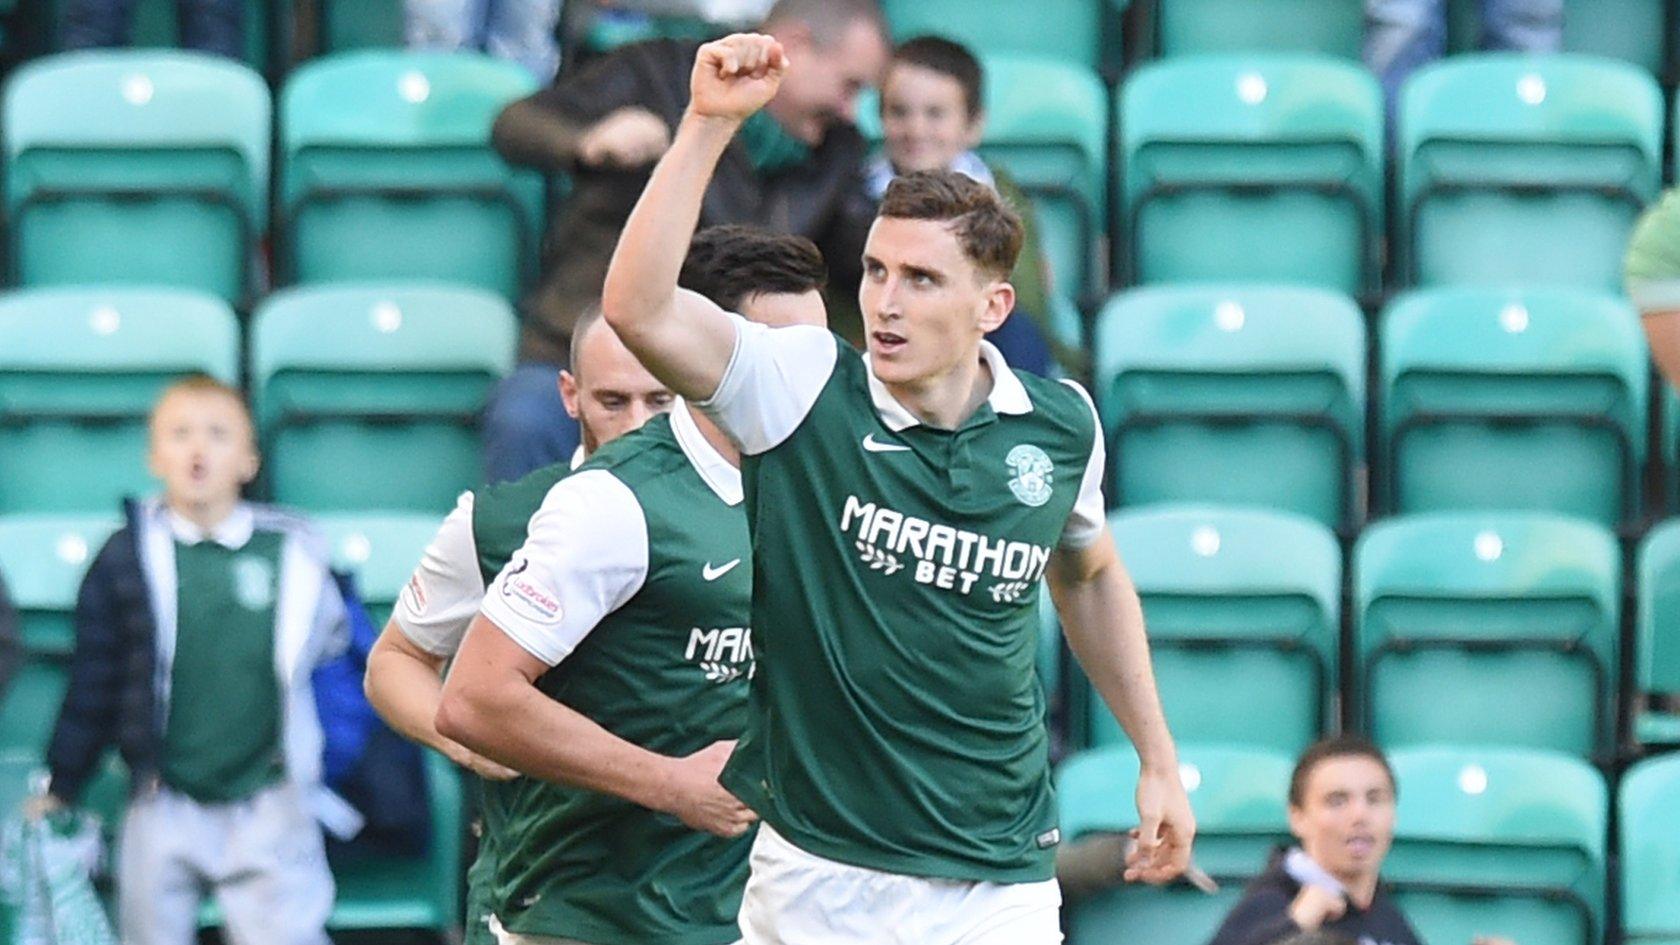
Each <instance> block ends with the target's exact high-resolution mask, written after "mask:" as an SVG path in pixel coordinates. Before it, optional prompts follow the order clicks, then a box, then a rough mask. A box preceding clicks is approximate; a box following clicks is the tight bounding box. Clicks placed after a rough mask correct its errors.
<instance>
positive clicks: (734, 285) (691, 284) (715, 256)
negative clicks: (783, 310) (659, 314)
mask: <svg viewBox="0 0 1680 945" xmlns="http://www.w3.org/2000/svg"><path fill="white" fill-rule="evenodd" d="M677 284H678V285H680V286H682V287H683V288H685V289H688V290H689V291H691V292H698V293H699V294H701V295H703V296H705V297H706V298H708V299H711V300H712V301H713V302H715V303H717V306H718V307H719V308H721V309H724V310H725V311H730V312H739V311H740V310H741V303H743V302H745V301H746V300H747V299H749V298H751V297H753V296H755V295H760V294H765V293H769V294H777V295H780V294H786V295H803V294H805V293H806V292H811V291H818V292H820V291H822V289H823V287H824V286H826V285H827V284H828V270H827V269H826V268H825V267H824V266H823V257H822V253H821V252H820V251H818V249H817V247H816V244H815V243H812V242H811V241H810V240H808V239H806V238H805V237H803V236H795V235H792V234H789V233H772V232H770V231H769V230H764V229H760V228H758V227H754V226H741V225H738V224H726V225H723V226H709V227H706V228H705V229H703V230H701V231H700V232H698V233H696V234H694V241H693V242H691V243H690V244H689V246H688V256H687V257H686V258H684V260H683V265H682V272H681V274H679V275H678V276H677Z"/></svg>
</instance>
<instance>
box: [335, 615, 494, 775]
mask: <svg viewBox="0 0 1680 945" xmlns="http://www.w3.org/2000/svg"><path fill="white" fill-rule="evenodd" d="M444 662H445V660H444V658H443V657H441V656H437V655H435V654H432V653H428V652H426V651H425V650H423V649H421V648H420V647H418V646H416V645H415V643H414V641H412V640H410V639H409V638H408V635H407V634H405V633H403V632H402V629H401V628H399V627H398V626H397V625H396V624H395V623H388V624H386V625H385V630H384V632H383V633H381V634H380V635H379V639H378V640H377V641H375V642H374V644H373V649H372V650H371V651H370V652H369V653H368V660H367V674H366V675H365V676H364V677H363V678H362V689H363V690H364V691H365V692H366V693H367V697H368V702H369V703H371V704H372V705H373V708H374V710H375V711H377V712H378V713H379V717H380V718H382V719H384V720H385V721H386V723H387V724H389V725H390V726H391V727H392V728H394V729H396V730H397V731H398V732H399V733H401V734H402V735H403V736H404V737H406V738H408V739H409V740H410V741H414V742H419V743H420V744H422V745H425V746H427V747H429V748H432V749H434V750H435V751H438V752H440V753H442V754H443V756H444V757H446V758H448V759H449V760H450V761H453V762H455V763H456V764H458V765H460V766H461V767H463V768H466V769H468V770H470V771H472V772H473V773H474V774H477V775H478V776H479V777H482V778H489V779H491V780H493V781H505V780H507V779H509V778H512V777H516V776H517V775H518V774H519V772H517V771H514V770H513V769H512V768H509V767H506V766H505V765H500V764H497V763H496V762H494V761H491V760H490V759H489V758H486V757H484V756H483V755H480V754H478V753H477V752H475V751H472V750H471V749H469V748H467V746H465V745H463V744H461V743H460V742H457V741H455V740H453V739H449V738H445V737H444V736H443V735H442V734H441V733H440V732H438V730H437V727H436V726H435V725H433V724H432V720H433V719H434V718H435V717H436V716H437V709H438V701H439V700H440V699H441V698H442V697H443V664H444Z"/></svg>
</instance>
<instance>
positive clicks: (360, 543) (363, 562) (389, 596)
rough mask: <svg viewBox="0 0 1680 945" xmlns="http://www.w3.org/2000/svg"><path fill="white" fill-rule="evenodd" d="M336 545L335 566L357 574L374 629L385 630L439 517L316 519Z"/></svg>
mask: <svg viewBox="0 0 1680 945" xmlns="http://www.w3.org/2000/svg"><path fill="white" fill-rule="evenodd" d="M313 520H314V522H315V524H316V525H317V526H318V527H319V528H320V529H321V530H322V531H323V532H324V533H326V536H327V540H328V541H330V542H332V549H333V567H335V568H337V569H339V570H342V571H348V572H350V573H352V574H354V575H355V576H356V589H357V590H358V591H360V592H361V595H362V603H363V604H364V605H366V607H367V611H368V616H369V617H370V618H372V620H373V623H374V626H376V627H383V626H385V621H386V620H387V619H388V618H389V617H390V616H391V608H392V607H393V606H395V605H396V602H397V595H398V594H400V593H402V589H403V586H404V585H406V584H407V583H408V578H409V575H411V574H413V573H414V566H415V565H417V564H419V563H420V556H421V554H422V553H423V552H424V551H425V550H426V545H427V544H428V543H429V542H430V541H431V540H432V536H433V535H434V534H436V533H437V530H438V521H439V518H438V516H436V515H425V514H406V515H405V514H368V513H354V512H352V513H327V514H323V515H317V516H314V517H313Z"/></svg>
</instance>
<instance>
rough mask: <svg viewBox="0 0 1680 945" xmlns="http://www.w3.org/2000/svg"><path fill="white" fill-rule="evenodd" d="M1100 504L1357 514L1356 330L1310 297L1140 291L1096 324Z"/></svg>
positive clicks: (1360, 357) (1327, 297)
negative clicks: (1103, 443) (1106, 484)
mask: <svg viewBox="0 0 1680 945" xmlns="http://www.w3.org/2000/svg"><path fill="white" fill-rule="evenodd" d="M1095 332H1096V338H1095V347H1096V354H1095V359H1096V371H1095V382H1094V386H1093V392H1094V393H1095V395H1096V401H1097V405H1098V408H1099V412H1100V413H1101V415H1102V420H1103V430H1104V432H1105V434H1106V436H1107V438H1108V442H1109V450H1110V457H1109V458H1110V461H1111V462H1112V464H1113V474H1112V479H1111V488H1110V490H1109V499H1110V501H1111V502H1113V503H1114V504H1117V505H1122V506H1135V505H1145V504H1148V503H1151V502H1164V501H1182V502H1218V503H1227V504H1236V505H1261V506H1269V507H1273V508H1278V509H1282V510H1287V511H1290V512H1295V513H1297V514H1300V515H1305V516H1307V517H1309V518H1312V519H1316V520H1317V521H1320V522H1322V523H1324V524H1326V525H1329V526H1331V527H1340V526H1351V524H1352V523H1353V521H1354V520H1355V519H1356V517H1357V515H1358V508H1359V505H1360V503H1359V501H1358V499H1359V497H1358V496H1356V495H1355V494H1354V471H1355V469H1356V468H1357V467H1358V465H1359V463H1360V462H1361V458H1362V455H1363V452H1364V409H1365V408H1364V403H1365V323H1364V318H1363V316H1361V315H1360V312H1359V309H1358V307H1357V306H1355V305H1354V303H1353V301H1352V300H1350V299H1348V298H1345V297H1343V296H1339V295H1336V294H1334V293H1330V292H1326V291H1323V290H1319V289H1308V288H1281V287H1266V286H1236V285H1232V286H1219V285H1209V286H1184V287H1151V288H1144V289H1136V290H1133V291H1130V292H1125V293H1121V294H1119V295H1116V296H1115V297H1114V298H1113V299H1112V300H1111V301H1110V302H1109V303H1108V305H1107V306H1106V307H1104V309H1103V310H1102V312H1101V313H1100V315H1099V316H1098V321H1097V324H1096V328H1095Z"/></svg>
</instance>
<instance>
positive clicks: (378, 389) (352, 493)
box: [251, 283, 514, 516]
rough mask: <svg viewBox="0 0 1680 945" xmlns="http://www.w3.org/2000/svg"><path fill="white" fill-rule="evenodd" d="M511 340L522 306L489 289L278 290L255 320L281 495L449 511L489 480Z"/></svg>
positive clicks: (296, 500)
mask: <svg viewBox="0 0 1680 945" xmlns="http://www.w3.org/2000/svg"><path fill="white" fill-rule="evenodd" d="M513 347H514V317H513V312H512V310H511V309H510V308H509V307H508V304H507V303H506V302H505V301H503V300H502V299H500V298H497V297H496V296H493V295H490V294H489V293H486V292H483V291H481V290H477V289H467V288H462V287H456V286H443V285H425V284H408V283H404V284H394V283H393V284H384V285H381V284H362V285H344V286H323V287H319V288H300V289H293V290H290V291H286V292H281V293H276V294H275V295H273V296H271V297H270V298H269V299H268V301H267V302H265V303H264V304H263V306H262V307H261V308H260V309H258V311H257V314H256V316H255V318H254V320H253V327H252V351H251V381H252V387H253V389H254V398H255V401H256V413H257V428H258V430H259V432H260V434H261V437H262V440H263V444H264V455H265V461H266V468H267V482H268V484H269V490H270V492H271V493H272V495H273V497H274V498H275V500H276V501H279V502H283V503H286V504H291V505H299V506H303V507H306V508H311V509H317V510H323V511H326V510H359V511H372V510H410V511H416V512H427V513H430V514H433V515H438V516H441V515H442V514H444V513H445V512H447V511H448V510H449V508H450V507H452V506H453V505H454V502H455V498H456V496H458V495H459V494H460V492H461V491H462V490H463V489H466V488H469V487H470V486H472V485H473V484H475V483H477V482H478V481H479V480H480V476H481V466H480V461H479V452H478V417H479V414H480V412H481V410H482V409H483V406H484V404H485V402H486V400H487V398H488V397H489V395H490V391H491V388H492V387H493V385H494V384H495V382H496V381H497V380H498V379H499V378H500V377H501V376H502V375H504V374H505V373H506V372H507V371H508V369H509V368H510V366H511V364H512V360H513ZM399 457H408V458H411V459H413V460H415V461H413V462H401V461H400V460H398V459H396V458H399ZM394 463H395V465H394Z"/></svg>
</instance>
